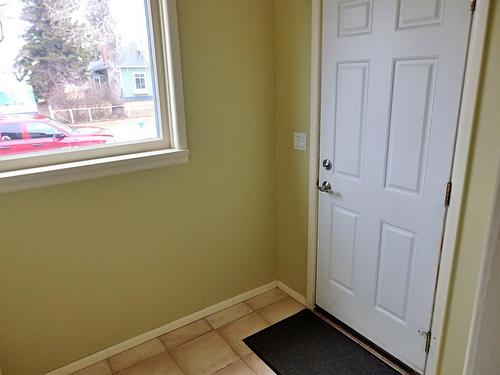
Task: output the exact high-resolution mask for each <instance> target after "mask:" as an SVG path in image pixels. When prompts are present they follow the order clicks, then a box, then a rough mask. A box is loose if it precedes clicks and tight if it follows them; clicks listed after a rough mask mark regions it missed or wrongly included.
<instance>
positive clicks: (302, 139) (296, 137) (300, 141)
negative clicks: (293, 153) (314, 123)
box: [293, 132, 307, 151]
mask: <svg viewBox="0 0 500 375" xmlns="http://www.w3.org/2000/svg"><path fill="white" fill-rule="evenodd" d="M293 148H294V149H295V150H298V151H307V134H306V133H297V132H294V133H293Z"/></svg>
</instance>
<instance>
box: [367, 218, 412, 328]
mask: <svg viewBox="0 0 500 375" xmlns="http://www.w3.org/2000/svg"><path fill="white" fill-rule="evenodd" d="M416 245H417V234H416V233H414V232H411V231H409V230H406V229H403V228H399V227H397V226H394V225H391V224H387V223H382V225H381V234H380V250H379V265H378V280H377V291H376V304H375V308H376V309H377V310H379V311H381V312H382V313H384V314H386V315H387V316H389V317H390V318H392V319H394V320H395V321H397V322H399V323H401V324H403V325H407V324H408V313H409V301H410V293H411V289H412V288H411V286H412V281H413V269H414V260H415V249H416Z"/></svg>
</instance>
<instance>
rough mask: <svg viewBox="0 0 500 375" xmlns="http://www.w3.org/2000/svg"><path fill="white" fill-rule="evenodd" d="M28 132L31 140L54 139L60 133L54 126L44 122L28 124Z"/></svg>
mask: <svg viewBox="0 0 500 375" xmlns="http://www.w3.org/2000/svg"><path fill="white" fill-rule="evenodd" d="M26 131H27V133H28V136H29V138H30V139H36V138H54V137H55V136H56V135H57V134H58V133H60V132H58V131H57V129H56V128H54V127H53V126H51V125H49V124H47V123H43V122H29V123H26Z"/></svg>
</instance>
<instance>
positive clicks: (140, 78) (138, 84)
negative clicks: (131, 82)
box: [135, 73, 146, 90]
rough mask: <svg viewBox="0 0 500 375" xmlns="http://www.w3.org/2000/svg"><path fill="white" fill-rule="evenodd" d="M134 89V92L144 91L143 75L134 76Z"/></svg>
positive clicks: (144, 81) (144, 76)
mask: <svg viewBox="0 0 500 375" xmlns="http://www.w3.org/2000/svg"><path fill="white" fill-rule="evenodd" d="M135 88H136V90H144V89H146V75H145V74H144V73H136V74H135Z"/></svg>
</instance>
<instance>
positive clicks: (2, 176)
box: [0, 149, 189, 193]
mask: <svg viewBox="0 0 500 375" xmlns="http://www.w3.org/2000/svg"><path fill="white" fill-rule="evenodd" d="M188 155H189V151H188V150H174V149H170V150H160V151H149V152H141V153H136V154H128V155H119V156H112V157H107V158H100V159H91V160H84V161H78V162H72V163H64V164H56V165H51V166H47V167H37V168H29V169H22V170H17V171H13V172H2V173H0V193H7V192H13V191H21V190H29V189H34V188H39V187H44V186H50V185H57V184H64V183H68V182H75V181H82V180H89V179H93V178H98V177H106V176H112V175H117V174H123V173H130V172H136V171H141V170H147V169H154V168H160V167H166V166H169V165H177V164H183V163H187V162H188Z"/></svg>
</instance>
